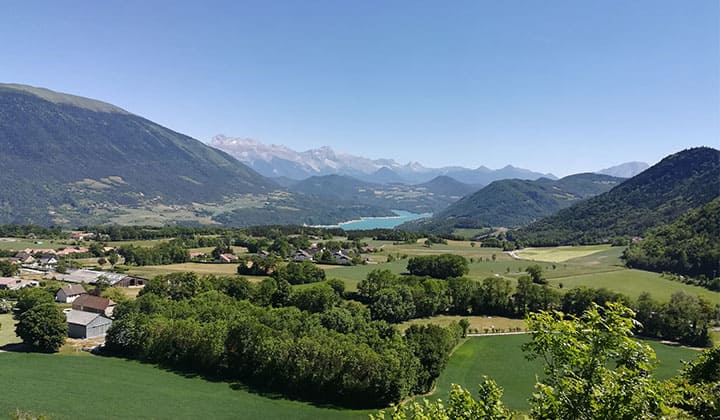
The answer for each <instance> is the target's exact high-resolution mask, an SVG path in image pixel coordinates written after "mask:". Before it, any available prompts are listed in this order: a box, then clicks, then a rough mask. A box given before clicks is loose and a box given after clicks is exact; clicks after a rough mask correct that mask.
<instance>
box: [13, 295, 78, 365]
mask: <svg viewBox="0 0 720 420" xmlns="http://www.w3.org/2000/svg"><path fill="white" fill-rule="evenodd" d="M67 328H68V327H67V324H66V323H65V315H63V313H62V311H61V310H60V308H58V307H57V306H56V305H55V304H54V303H43V304H40V305H36V306H34V307H32V308H31V309H29V310H27V311H26V312H25V313H23V314H22V315H20V316H19V318H18V323H17V325H16V326H15V333H16V334H17V335H18V337H20V338H22V340H23V343H25V344H27V345H30V346H32V347H34V348H36V349H38V350H39V351H42V352H46V353H55V352H57V351H58V350H60V347H62V345H63V343H65V339H66V338H67Z"/></svg>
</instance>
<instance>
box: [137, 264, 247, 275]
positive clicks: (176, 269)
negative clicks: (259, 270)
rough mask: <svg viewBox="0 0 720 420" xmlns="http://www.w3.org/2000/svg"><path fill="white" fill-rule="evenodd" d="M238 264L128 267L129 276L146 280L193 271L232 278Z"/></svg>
mask: <svg viewBox="0 0 720 420" xmlns="http://www.w3.org/2000/svg"><path fill="white" fill-rule="evenodd" d="M237 267H238V265H237V264H213V263H207V264H206V263H192V262H188V263H180V264H168V265H144V266H139V267H135V266H128V267H127V268H128V269H129V270H128V274H130V275H134V276H140V277H145V278H152V277H155V276H157V275H160V274H171V273H181V272H185V271H192V272H194V273H197V274H199V275H205V274H214V275H217V276H231V275H236V274H237Z"/></svg>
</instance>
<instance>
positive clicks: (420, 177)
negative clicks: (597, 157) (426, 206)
mask: <svg viewBox="0 0 720 420" xmlns="http://www.w3.org/2000/svg"><path fill="white" fill-rule="evenodd" d="M210 145H211V146H213V147H216V148H218V149H220V150H223V151H225V152H227V153H229V154H231V155H232V156H234V157H236V158H237V159H238V160H240V161H241V162H243V163H245V164H246V165H248V166H250V167H251V168H253V169H255V170H256V171H257V172H259V173H261V174H263V175H265V176H267V177H271V178H274V177H286V178H291V179H296V180H301V179H305V178H309V177H311V176H322V175H348V176H351V177H354V178H357V179H360V180H363V181H369V182H375V183H381V184H387V183H406V184H419V183H423V182H427V181H430V180H431V179H433V178H435V177H437V176H450V177H452V178H455V179H456V180H458V181H460V182H462V183H465V184H470V185H477V186H483V185H487V184H489V183H491V182H493V181H496V180H498V179H511V178H518V179H538V178H541V177H545V178H550V179H556V177H555V176H554V175H552V174H543V173H539V172H534V171H531V170H528V169H523V168H516V167H514V166H512V165H507V166H505V167H504V168H501V169H497V170H493V169H489V168H487V167H485V166H480V167H478V168H476V169H468V168H463V167H459V166H448V167H443V168H428V167H425V166H423V165H422V164H420V163H417V162H409V163H407V164H400V163H397V162H396V161H395V160H393V159H369V158H365V157H361V156H354V155H350V154H346V153H337V152H335V151H334V150H333V149H332V148H330V147H328V146H324V147H321V148H319V149H311V150H306V151H304V152H297V151H295V150H292V149H290V148H288V147H285V146H278V145H274V144H270V145H267V144H263V143H261V142H259V141H256V140H253V139H247V138H236V137H227V136H224V135H218V136H215V137H214V138H213V139H212V140H211V141H210Z"/></svg>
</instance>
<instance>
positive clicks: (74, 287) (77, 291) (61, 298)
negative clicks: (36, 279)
mask: <svg viewBox="0 0 720 420" xmlns="http://www.w3.org/2000/svg"><path fill="white" fill-rule="evenodd" d="M85 293H87V292H86V291H85V289H84V288H83V287H82V286H81V285H79V284H70V285H67V286H63V287H61V288H60V290H58V291H57V293H55V302H62V303H73V302H74V301H75V299H77V298H78V297H80V295H84V294H85Z"/></svg>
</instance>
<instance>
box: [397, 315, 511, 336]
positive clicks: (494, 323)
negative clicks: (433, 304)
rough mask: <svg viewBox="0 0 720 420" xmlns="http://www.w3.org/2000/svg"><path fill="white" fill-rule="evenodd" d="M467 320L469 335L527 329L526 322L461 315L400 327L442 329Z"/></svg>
mask: <svg viewBox="0 0 720 420" xmlns="http://www.w3.org/2000/svg"><path fill="white" fill-rule="evenodd" d="M463 318H464V319H467V320H468V321H469V322H470V327H469V330H468V333H469V334H475V333H481V334H482V333H485V332H486V330H487V332H491V331H493V330H496V331H497V330H500V331H508V330H510V329H514V328H520V329H521V330H524V329H525V320H523V319H514V318H505V317H501V316H460V315H436V316H433V317H430V318H416V319H411V320H409V321H405V322H403V323H402V324H400V325H398V328H399V329H400V330H401V331H405V330H406V329H408V328H410V326H411V325H426V324H434V325H439V326H441V327H447V326H448V325H450V324H451V323H453V322H459V321H460V320H461V319H463Z"/></svg>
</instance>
